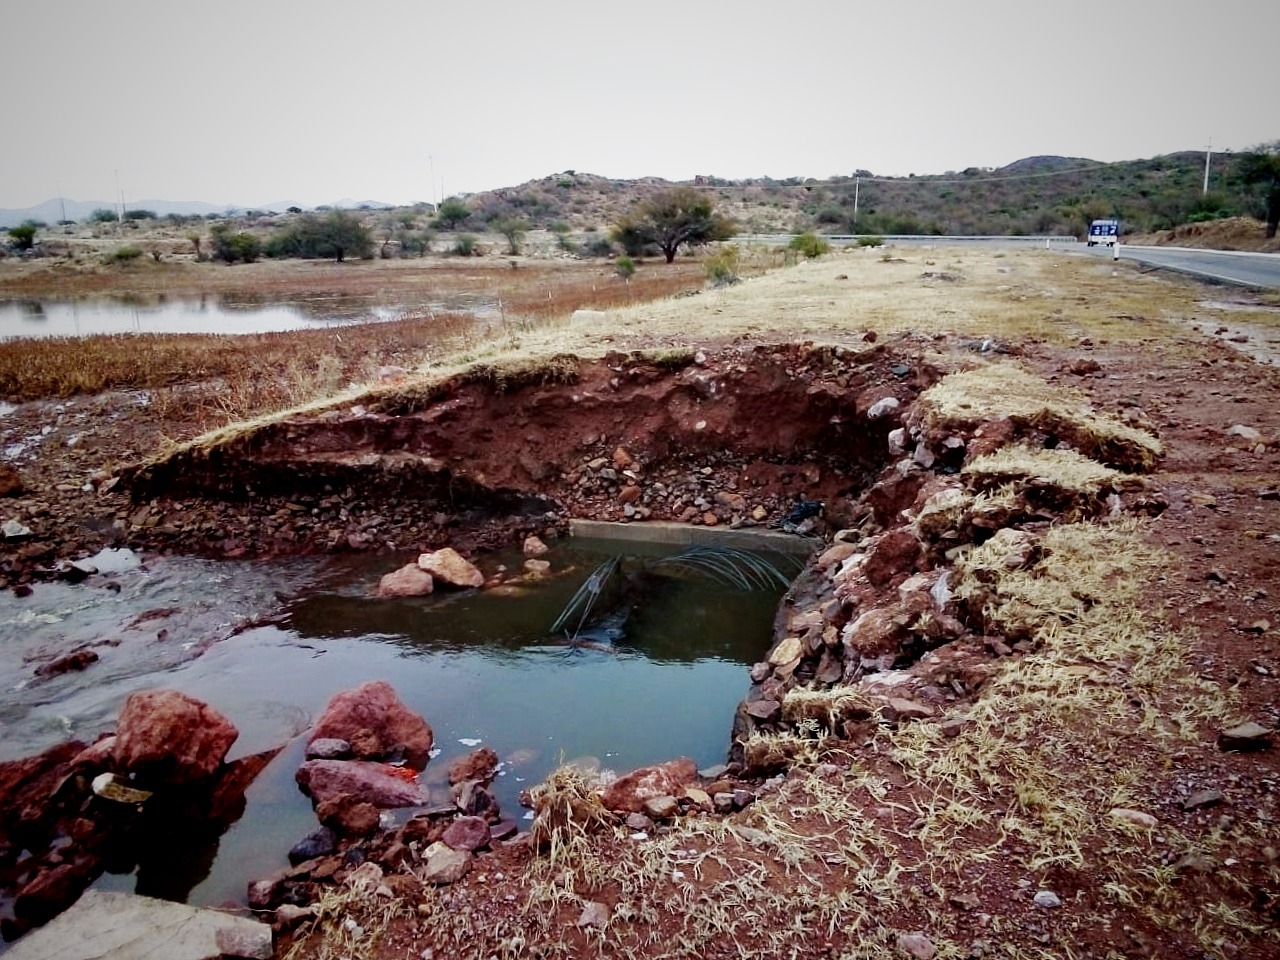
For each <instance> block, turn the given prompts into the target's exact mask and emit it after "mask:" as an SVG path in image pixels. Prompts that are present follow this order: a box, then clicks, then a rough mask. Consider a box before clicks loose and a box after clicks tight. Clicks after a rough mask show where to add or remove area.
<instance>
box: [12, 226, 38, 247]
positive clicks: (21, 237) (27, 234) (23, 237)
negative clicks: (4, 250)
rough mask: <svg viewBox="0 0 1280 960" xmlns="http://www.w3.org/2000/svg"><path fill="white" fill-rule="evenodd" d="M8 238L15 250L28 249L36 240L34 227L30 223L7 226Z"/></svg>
mask: <svg viewBox="0 0 1280 960" xmlns="http://www.w3.org/2000/svg"><path fill="white" fill-rule="evenodd" d="M9 238H10V239H11V240H12V241H13V248H14V249H15V250H30V249H31V248H32V247H33V246H34V245H35V242H36V227H35V224H32V223H23V224H20V225H18V226H16V227H10V228H9Z"/></svg>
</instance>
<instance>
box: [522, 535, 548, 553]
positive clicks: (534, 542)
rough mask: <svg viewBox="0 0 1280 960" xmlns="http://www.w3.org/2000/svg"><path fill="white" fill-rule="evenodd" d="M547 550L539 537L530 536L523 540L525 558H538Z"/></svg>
mask: <svg viewBox="0 0 1280 960" xmlns="http://www.w3.org/2000/svg"><path fill="white" fill-rule="evenodd" d="M549 549H550V548H549V547H548V546H547V545H546V544H545V543H544V542H543V541H542V538H541V537H535V536H533V535H532V534H530V535H529V536H527V537H525V538H524V555H525V556H526V557H540V556H542V555H543V554H545V553H546V552H547V551H548V550H549Z"/></svg>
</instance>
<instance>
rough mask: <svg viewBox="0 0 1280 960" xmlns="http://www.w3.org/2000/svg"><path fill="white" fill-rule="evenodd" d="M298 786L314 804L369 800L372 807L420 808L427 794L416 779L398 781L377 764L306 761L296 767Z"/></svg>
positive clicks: (347, 761)
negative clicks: (307, 794)
mask: <svg viewBox="0 0 1280 960" xmlns="http://www.w3.org/2000/svg"><path fill="white" fill-rule="evenodd" d="M296 779H297V781H298V785H299V786H300V787H302V789H303V790H304V791H305V792H306V793H309V794H310V795H311V798H312V799H313V800H314V801H315V802H316V804H317V805H320V804H326V803H333V804H342V803H343V802H344V798H345V802H346V803H371V804H373V805H374V806H375V807H383V808H386V807H424V806H426V805H427V804H429V803H430V802H431V794H430V793H429V792H428V791H427V789H426V788H425V787H424V786H423V785H422V784H420V783H418V782H417V781H416V780H414V781H412V782H410V781H408V780H402V779H401V778H400V777H398V776H396V775H395V774H393V773H390V772H388V768H387V767H385V766H383V765H382V764H380V763H369V762H367V761H364V760H308V761H307V762H306V763H304V764H303V765H302V766H300V767H298V773H297V775H296Z"/></svg>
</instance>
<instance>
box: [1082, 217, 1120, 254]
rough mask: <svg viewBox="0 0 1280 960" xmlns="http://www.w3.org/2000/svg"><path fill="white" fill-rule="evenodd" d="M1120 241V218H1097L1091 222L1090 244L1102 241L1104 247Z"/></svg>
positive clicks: (1112, 245)
mask: <svg viewBox="0 0 1280 960" xmlns="http://www.w3.org/2000/svg"><path fill="white" fill-rule="evenodd" d="M1119 242H1120V221H1119V220H1095V221H1093V223H1091V224H1089V241H1088V243H1089V246H1091V247H1092V246H1093V245H1094V244H1098V243H1100V244H1102V245H1103V246H1104V247H1114V246H1115V245H1116V244H1117V243H1119Z"/></svg>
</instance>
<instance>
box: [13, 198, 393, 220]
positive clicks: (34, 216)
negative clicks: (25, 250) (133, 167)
mask: <svg viewBox="0 0 1280 960" xmlns="http://www.w3.org/2000/svg"><path fill="white" fill-rule="evenodd" d="M294 206H297V207H302V209H304V210H310V209H315V208H314V207H307V206H305V205H303V204H299V203H294V202H293V201H292V200H280V201H278V202H276V203H266V204H257V205H255V206H252V207H246V206H241V205H239V204H234V203H223V204H218V203H207V202H205V201H203V200H130V201H128V203H126V204H125V209H126V210H150V211H152V212H153V213H155V214H156V215H157V216H161V217H166V216H168V215H169V214H171V213H176V214H178V215H180V216H184V217H192V216H196V217H204V216H208V215H209V214H211V213H216V214H228V215H230V216H238V215H241V214H244V213H247V212H248V211H250V210H274V211H276V212H277V213H283V212H284V211H285V210H287V209H288V208H289V207H294ZM323 206H328V207H336V208H340V209H343V210H352V209H355V208H357V207H370V208H372V209H374V210H386V209H389V208H390V207H391V206H393V205H392V204H389V203H383V202H381V201H379V200H352V199H351V198H349V197H347V198H344V199H342V200H335V201H333V202H332V203H328V204H323ZM103 208H106V209H108V210H116V211H119V206H118V205H117V204H116V203H114V202H112V201H110V200H69V199H67V198H65V197H63V198H61V199H59V198H57V197H54V198H53V199H52V200H46V201H44V203H38V204H36V205H35V206H34V207H9V208H6V207H0V227H15V226H17V225H18V224H20V223H22V222H23V221H24V220H41V221H43V222H45V223H48V224H55V223H57V222H58V221H59V220H64V219H65V220H86V219H88V217H89V215H90V214H92V213H93V211H95V210H100V209H103ZM64 211H65V215H64Z"/></svg>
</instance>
